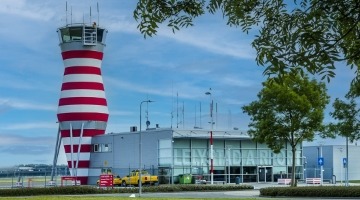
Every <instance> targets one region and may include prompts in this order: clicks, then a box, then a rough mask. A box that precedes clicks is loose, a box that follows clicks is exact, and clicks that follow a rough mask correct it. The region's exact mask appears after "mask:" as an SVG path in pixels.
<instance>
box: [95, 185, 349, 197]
mask: <svg viewBox="0 0 360 200" xmlns="http://www.w3.org/2000/svg"><path fill="white" fill-rule="evenodd" d="M250 184H251V185H253V186H254V190H245V191H218V192H171V193H142V197H180V198H204V199H209V198H237V199H239V198H240V199H241V198H252V199H276V198H270V197H260V196H259V195H260V189H261V188H265V187H289V186H288V185H278V184H276V183H250ZM324 185H332V184H324ZM336 185H337V186H340V184H336ZM352 185H354V184H352ZM298 186H299V187H301V186H306V184H299V185H298ZM318 186H319V185H314V187H318ZM130 195H133V196H136V197H138V193H134V194H109V195H108V196H127V197H129V196H130ZM102 196H103V195H102ZM278 199H281V200H290V199H296V200H312V199H316V200H329V199H331V200H340V199H344V198H314V197H311V198H310V197H309V198H304V197H299V198H294V197H288V198H287V197H285V198H284V197H282V198H278ZM346 199H349V198H346ZM350 199H351V198H350ZM353 199H356V198H353Z"/></svg>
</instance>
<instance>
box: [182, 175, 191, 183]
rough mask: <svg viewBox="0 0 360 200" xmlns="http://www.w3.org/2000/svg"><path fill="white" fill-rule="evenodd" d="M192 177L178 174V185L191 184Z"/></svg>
mask: <svg viewBox="0 0 360 200" xmlns="http://www.w3.org/2000/svg"><path fill="white" fill-rule="evenodd" d="M191 180H192V176H191V174H180V175H179V182H180V184H191Z"/></svg>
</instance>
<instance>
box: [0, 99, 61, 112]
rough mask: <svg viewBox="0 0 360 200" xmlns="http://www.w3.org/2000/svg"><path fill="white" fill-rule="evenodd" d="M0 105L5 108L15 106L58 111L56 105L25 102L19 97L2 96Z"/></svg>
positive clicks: (23, 108)
mask: <svg viewBox="0 0 360 200" xmlns="http://www.w3.org/2000/svg"><path fill="white" fill-rule="evenodd" d="M0 106H2V107H4V108H6V107H7V108H15V109H19V110H44V111H56V110H57V106H56V105H46V104H44V103H39V104H38V103H33V102H25V101H22V100H18V99H10V98H0Z"/></svg>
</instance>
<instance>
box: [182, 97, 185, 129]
mask: <svg viewBox="0 0 360 200" xmlns="http://www.w3.org/2000/svg"><path fill="white" fill-rule="evenodd" d="M182 115H183V121H182V122H183V129H184V128H185V104H184V101H183V107H182Z"/></svg>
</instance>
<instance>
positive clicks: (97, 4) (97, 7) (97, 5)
mask: <svg viewBox="0 0 360 200" xmlns="http://www.w3.org/2000/svg"><path fill="white" fill-rule="evenodd" d="M96 9H97V14H98V20H97V21H98V26H99V25H100V14H99V2H96Z"/></svg>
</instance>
